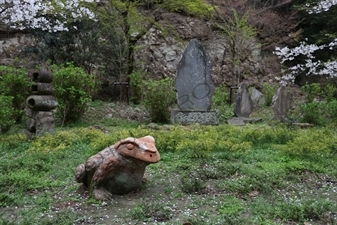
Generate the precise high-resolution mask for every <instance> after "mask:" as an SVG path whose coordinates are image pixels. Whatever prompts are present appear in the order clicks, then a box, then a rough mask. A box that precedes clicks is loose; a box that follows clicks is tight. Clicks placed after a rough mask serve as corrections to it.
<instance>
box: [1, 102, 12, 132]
mask: <svg viewBox="0 0 337 225" xmlns="http://www.w3.org/2000/svg"><path fill="white" fill-rule="evenodd" d="M12 101H13V97H11V96H4V95H0V109H1V111H0V130H1V131H3V132H6V131H8V130H9V128H10V127H11V126H12V125H14V123H15V110H14V107H13V104H12Z"/></svg>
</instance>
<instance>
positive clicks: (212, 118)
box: [171, 109, 219, 125]
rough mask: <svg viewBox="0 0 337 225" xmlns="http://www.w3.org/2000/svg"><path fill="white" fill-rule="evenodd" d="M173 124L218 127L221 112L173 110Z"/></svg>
mask: <svg viewBox="0 0 337 225" xmlns="http://www.w3.org/2000/svg"><path fill="white" fill-rule="evenodd" d="M171 122H172V123H173V124H181V125H189V124H195V123H198V124H202V125H218V124H219V112H218V111H216V110H205V111H196V110H193V111H186V110H179V109H176V110H172V111H171Z"/></svg>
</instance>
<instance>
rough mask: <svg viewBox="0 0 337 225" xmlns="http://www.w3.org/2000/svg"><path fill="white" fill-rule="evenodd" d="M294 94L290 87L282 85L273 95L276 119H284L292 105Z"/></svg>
mask: <svg viewBox="0 0 337 225" xmlns="http://www.w3.org/2000/svg"><path fill="white" fill-rule="evenodd" d="M291 101H292V94H291V91H290V88H289V87H285V86H281V87H279V88H278V89H277V92H276V94H275V95H274V97H273V101H272V108H273V111H274V119H277V120H279V119H283V118H284V117H285V116H286V114H287V112H288V110H289V109H290V107H291Z"/></svg>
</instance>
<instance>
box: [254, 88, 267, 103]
mask: <svg viewBox="0 0 337 225" xmlns="http://www.w3.org/2000/svg"><path fill="white" fill-rule="evenodd" d="M250 92H251V98H252V101H253V104H254V107H256V106H263V105H264V104H265V102H266V99H265V97H264V95H263V94H262V93H261V92H260V91H259V90H257V89H256V88H255V87H253V88H251V89H250Z"/></svg>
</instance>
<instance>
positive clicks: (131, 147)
mask: <svg viewBox="0 0 337 225" xmlns="http://www.w3.org/2000/svg"><path fill="white" fill-rule="evenodd" d="M126 148H127V149H129V150H132V149H134V148H135V146H134V145H133V144H127V145H126Z"/></svg>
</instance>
